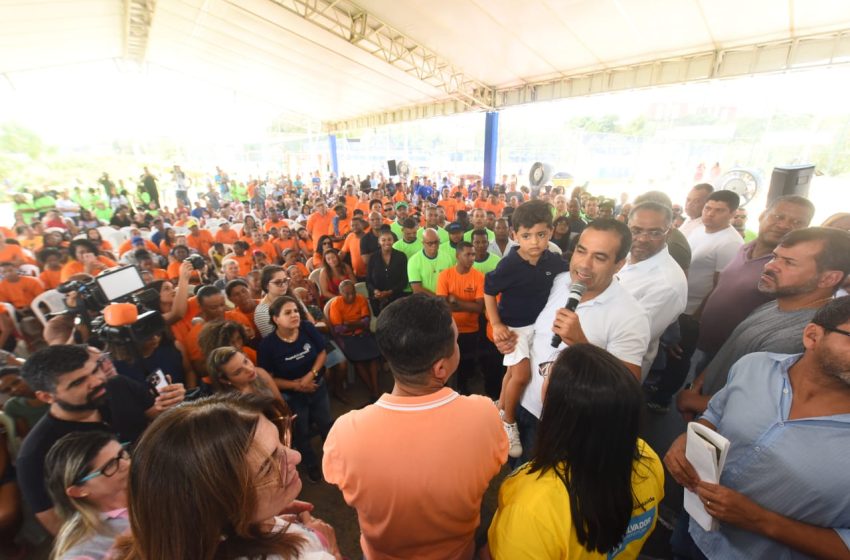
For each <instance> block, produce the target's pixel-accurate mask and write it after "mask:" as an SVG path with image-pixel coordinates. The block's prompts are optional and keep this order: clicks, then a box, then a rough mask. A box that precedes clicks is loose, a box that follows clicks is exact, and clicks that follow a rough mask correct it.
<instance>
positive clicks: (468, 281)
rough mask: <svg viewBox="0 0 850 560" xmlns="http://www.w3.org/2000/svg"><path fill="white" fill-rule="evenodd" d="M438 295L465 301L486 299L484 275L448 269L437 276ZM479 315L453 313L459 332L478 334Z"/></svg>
mask: <svg viewBox="0 0 850 560" xmlns="http://www.w3.org/2000/svg"><path fill="white" fill-rule="evenodd" d="M437 295H438V296H447V295H453V296H455V297H456V298H457V299H460V300H463V301H475V300H477V299H481V300H483V299H484V275H483V274H482V273H481V272H479V271H477V270H475V269H474V268H471V269H470V270H469V272H467V273H466V274H461V273H460V272H458V271H457V267H454V266H453V267H451V268H447V269H446V270H444V271H442V272H441V273H440V275H439V276H437ZM478 316H479V314H478V313H470V312H468V311H453V312H452V317H454V320H455V324H456V325H457V332H459V333H463V334H466V333H474V332H478Z"/></svg>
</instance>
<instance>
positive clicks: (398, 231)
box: [390, 220, 422, 240]
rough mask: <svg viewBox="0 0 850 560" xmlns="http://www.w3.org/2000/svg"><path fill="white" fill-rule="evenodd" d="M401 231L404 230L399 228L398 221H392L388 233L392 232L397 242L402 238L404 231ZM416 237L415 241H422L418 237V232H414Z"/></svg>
mask: <svg viewBox="0 0 850 560" xmlns="http://www.w3.org/2000/svg"><path fill="white" fill-rule="evenodd" d="M403 230H404V228H402V227H401V224H400V223H398V220H396V221H394V222H393V223H391V224H390V231H392V232H393V233H394V234H395V236H396V237H397V238H398V239H399V240H401V238H402V237H404V231H403ZM416 236H417V239H420V240H421V239H422V238H421V237H419V232H416Z"/></svg>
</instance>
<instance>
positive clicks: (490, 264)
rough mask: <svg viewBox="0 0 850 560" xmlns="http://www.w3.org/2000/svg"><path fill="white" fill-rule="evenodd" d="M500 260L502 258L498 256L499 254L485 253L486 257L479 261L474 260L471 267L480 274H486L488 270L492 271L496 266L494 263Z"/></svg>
mask: <svg viewBox="0 0 850 560" xmlns="http://www.w3.org/2000/svg"><path fill="white" fill-rule="evenodd" d="M500 260H502V259H500V258H499V255H494V254H493V253H487V258H486V259H485V260H483V261H481V262H478V261H475V262H474V263H472V268H474V269H475V270H477V271H478V272H480V273H481V274H487V273H488V272H492V271H493V270H494V269H495V268H496V265H497V264H499V261H500Z"/></svg>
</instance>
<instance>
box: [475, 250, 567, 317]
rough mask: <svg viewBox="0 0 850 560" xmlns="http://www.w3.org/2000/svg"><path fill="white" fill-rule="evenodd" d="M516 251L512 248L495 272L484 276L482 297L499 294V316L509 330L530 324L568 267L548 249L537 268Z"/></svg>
mask: <svg viewBox="0 0 850 560" xmlns="http://www.w3.org/2000/svg"><path fill="white" fill-rule="evenodd" d="M518 249H519V247H513V248H512V249H511V250H510V252H509V253H508V254H507V255H505V257H504V258H503V259H502V260H500V261H499V264H498V265H496V268H495V270H493V271H492V272H490V273H488V274H487V275H486V276H485V277H484V293H485V294H487V295H489V296H497V295H499V294H502V299H501V300H499V317H500V318H501V319H502V322H503V323H504V324H505V325H507V326H509V327H524V326H527V325H533V324H534V322H535V321H536V320H537V316H538V315H540V312H541V311H543V308H544V307H546V301H547V300H548V299H549V292H550V291H551V290H552V282H553V281H554V280H555V276H557V275H559V274H560V273H562V272H566V271H567V270H569V268H570V265H569V264H568V263H567V262H565V261H563V260H561V259H560V258H559V257H558V255H555V254H554V253H552V252H551V251H549V250H548V249H547V250H545V251H543V254H541V255H540V258H539V259H538V260H537V264H536V265H533V264H531V263H530V262H528V261H527V260H525V259H523V258H522V257H520V256H519V250H518ZM565 303H566V302H565Z"/></svg>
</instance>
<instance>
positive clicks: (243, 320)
mask: <svg viewBox="0 0 850 560" xmlns="http://www.w3.org/2000/svg"><path fill="white" fill-rule="evenodd" d="M224 318H225V319H227V320H228V321H233V322H235V323H239V324H240V325H242V326H243V327H246V328H248V329H250V330H251V331H253V333H254V334H257V333H258V332H260V331H258V330H257V325H256V324H254V314H253V313H252V314H251V316H250V317H249V316H247V315H245V314H244V313H242V310H241V309H239V308H236V309H231V310H229V311H225V312H224ZM245 342H248V341H247V340H246V341H245Z"/></svg>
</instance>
